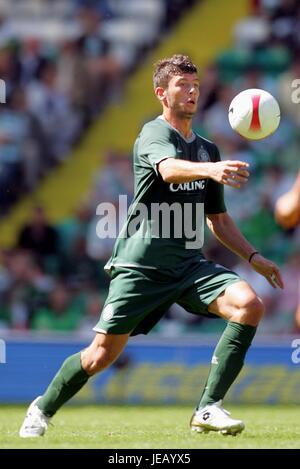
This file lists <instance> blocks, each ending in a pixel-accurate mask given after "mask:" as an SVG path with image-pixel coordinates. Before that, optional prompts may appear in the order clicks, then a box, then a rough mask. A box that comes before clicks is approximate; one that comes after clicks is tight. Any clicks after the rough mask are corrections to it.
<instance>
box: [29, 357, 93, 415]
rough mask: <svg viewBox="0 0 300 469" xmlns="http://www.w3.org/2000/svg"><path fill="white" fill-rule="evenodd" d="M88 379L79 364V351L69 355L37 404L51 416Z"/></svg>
mask: <svg viewBox="0 0 300 469" xmlns="http://www.w3.org/2000/svg"><path fill="white" fill-rule="evenodd" d="M88 379H89V375H88V374H87V373H86V371H85V370H84V369H83V368H82V366H81V360H80V352H78V353H76V354H75V355H71V356H70V357H68V358H67V359H66V360H65V361H64V363H63V364H62V366H61V368H60V370H59V371H58V372H57V374H56V375H55V376H54V378H53V380H52V381H51V383H50V384H49V386H48V388H47V390H46V392H45V394H44V395H43V397H42V398H41V399H40V400H39V401H38V402H37V406H38V407H39V409H40V410H41V411H42V412H43V413H44V414H45V415H46V416H47V417H52V415H54V414H55V412H56V411H57V410H58V409H59V408H60V407H61V406H62V405H63V404H64V403H65V402H66V401H68V400H69V399H71V397H73V396H74V395H75V394H76V393H77V392H78V391H79V390H80V389H81V388H82V387H83V385H84V384H85V383H86V382H87V380H88Z"/></svg>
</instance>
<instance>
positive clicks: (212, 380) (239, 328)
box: [197, 322, 256, 409]
mask: <svg viewBox="0 0 300 469" xmlns="http://www.w3.org/2000/svg"><path fill="white" fill-rule="evenodd" d="M255 332H256V327H254V326H248V325H246V324H239V323H237V322H228V324H227V326H226V328H225V330H224V332H223V334H222V336H221V338H220V340H219V342H218V345H217V346H216V348H215V351H214V354H213V358H212V364H211V368H210V372H209V375H208V379H207V382H206V385H205V388H204V391H203V394H202V397H201V399H200V403H199V405H198V407H197V409H201V408H203V407H205V406H206V405H208V404H213V403H214V402H217V401H219V400H220V399H223V397H224V396H225V394H226V392H227V391H228V389H229V388H230V386H231V385H232V383H233V382H234V380H235V379H236V377H237V375H238V374H239V372H240V371H241V369H242V366H243V364H244V358H245V355H246V353H247V350H248V348H249V347H250V345H251V342H252V339H253V337H254V335H255Z"/></svg>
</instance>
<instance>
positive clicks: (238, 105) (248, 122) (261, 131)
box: [228, 88, 280, 140]
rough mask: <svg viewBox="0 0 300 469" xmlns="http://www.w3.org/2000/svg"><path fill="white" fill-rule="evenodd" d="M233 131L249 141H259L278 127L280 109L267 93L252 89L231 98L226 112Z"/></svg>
mask: <svg viewBox="0 0 300 469" xmlns="http://www.w3.org/2000/svg"><path fill="white" fill-rule="evenodd" d="M228 118H229V123H230V125H231V127H232V128H233V130H235V131H236V132H238V133H239V134H240V135H241V136H242V137H245V138H247V139H249V140H261V139H263V138H265V137H268V136H269V135H271V134H272V133H273V132H275V130H276V129H277V128H278V126H279V122H280V108H279V105H278V102H277V101H276V99H275V98H274V97H273V96H272V95H271V94H270V93H268V92H267V91H264V90H260V89H256V88H252V89H248V90H244V91H242V92H241V93H239V94H238V95H237V96H235V97H234V98H233V100H232V101H231V103H230V106H229V110H228Z"/></svg>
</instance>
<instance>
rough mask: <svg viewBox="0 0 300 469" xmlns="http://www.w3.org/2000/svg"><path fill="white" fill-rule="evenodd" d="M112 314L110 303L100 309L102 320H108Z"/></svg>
mask: <svg viewBox="0 0 300 469" xmlns="http://www.w3.org/2000/svg"><path fill="white" fill-rule="evenodd" d="M113 315H114V309H113V306H112V305H107V306H105V308H104V310H103V311H102V319H103V321H109V320H110V319H111V318H112V317H113Z"/></svg>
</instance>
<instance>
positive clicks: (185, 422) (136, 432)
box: [0, 405, 300, 449]
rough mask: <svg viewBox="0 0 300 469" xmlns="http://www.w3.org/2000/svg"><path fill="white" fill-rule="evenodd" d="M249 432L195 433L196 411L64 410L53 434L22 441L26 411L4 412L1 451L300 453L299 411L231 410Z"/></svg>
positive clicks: (17, 408)
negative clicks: (239, 450)
mask: <svg viewBox="0 0 300 469" xmlns="http://www.w3.org/2000/svg"><path fill="white" fill-rule="evenodd" d="M229 409H230V411H231V413H232V416H233V417H234V418H239V419H242V420H244V421H245V424H246V429H245V430H244V432H243V433H242V434H241V435H238V436H236V437H231V436H223V435H220V434H216V433H209V434H207V435H203V434H194V433H191V432H190V430H189V419H190V417H191V413H192V410H193V409H192V408H191V407H183V406H181V407H173V406H163V407H162V406H161V407H159V406H155V407H137V406H100V405H99V406H87V407H71V406H67V407H64V408H63V409H61V410H60V411H59V412H58V413H57V415H56V416H55V417H54V418H53V426H50V427H49V429H48V431H47V434H46V435H45V436H44V437H42V438H38V439H25V440H24V439H21V438H19V436H18V430H19V427H20V425H21V423H22V421H23V418H24V414H25V410H26V408H25V407H20V406H2V407H0V448H39V449H42V448H71V449H73V448H74V449H75V448H84V449H87V448H107V449H110V448H111V449H113V448H114V449H124V448H130V449H143V448H145V449H146V448H149V449H157V448H159V449H163V448H169V449H173V448H174V449H193V448H197V449H201V448H219V449H234V448H246V449H248V448H249V449H253V448H258V449H260V448H270V449H273V448H274V449H275V448H276V449H277V448H284V449H291V448H297V449H299V448H300V408H299V407H298V406H292V405H291V406H283V405H280V406H279V405H276V406H271V405H270V406H229Z"/></svg>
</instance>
